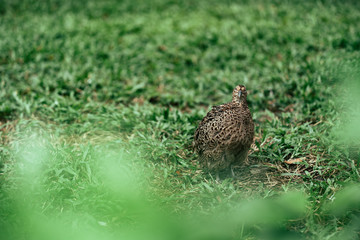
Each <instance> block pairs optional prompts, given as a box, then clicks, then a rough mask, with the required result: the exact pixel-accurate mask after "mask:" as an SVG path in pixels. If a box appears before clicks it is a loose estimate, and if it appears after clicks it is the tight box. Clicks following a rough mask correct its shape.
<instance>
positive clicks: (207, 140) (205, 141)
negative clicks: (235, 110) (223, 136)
mask: <svg viewBox="0 0 360 240" xmlns="http://www.w3.org/2000/svg"><path fill="white" fill-rule="evenodd" d="M231 109H232V106H231V105H230V104H223V105H219V106H214V107H213V108H212V109H211V110H210V111H209V112H208V113H207V114H206V116H205V117H204V118H203V120H202V121H201V122H200V124H199V127H198V129H197V130H196V131H195V135H194V148H195V149H196V150H197V151H198V152H199V153H200V154H201V153H202V152H203V151H204V150H205V148H209V147H211V146H212V145H213V147H218V146H219V145H221V144H220V142H219V141H218V139H217V138H214V136H215V135H217V134H218V133H220V132H221V131H222V130H223V128H224V124H223V123H224V119H223V118H224V113H225V112H226V111H229V110H231Z"/></svg>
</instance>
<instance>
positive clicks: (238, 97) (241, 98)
mask: <svg viewBox="0 0 360 240" xmlns="http://www.w3.org/2000/svg"><path fill="white" fill-rule="evenodd" d="M246 96H247V92H246V88H245V86H244V85H238V86H236V87H235V88H234V91H233V94H232V101H233V102H235V103H243V102H246Z"/></svg>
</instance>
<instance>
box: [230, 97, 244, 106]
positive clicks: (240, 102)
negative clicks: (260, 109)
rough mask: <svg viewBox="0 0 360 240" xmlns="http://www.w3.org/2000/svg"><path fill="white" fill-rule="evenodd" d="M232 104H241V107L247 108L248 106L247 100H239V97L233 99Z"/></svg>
mask: <svg viewBox="0 0 360 240" xmlns="http://www.w3.org/2000/svg"><path fill="white" fill-rule="evenodd" d="M232 102H233V103H235V104H239V105H241V106H246V105H247V102H246V99H241V98H238V97H234V98H233V99H232Z"/></svg>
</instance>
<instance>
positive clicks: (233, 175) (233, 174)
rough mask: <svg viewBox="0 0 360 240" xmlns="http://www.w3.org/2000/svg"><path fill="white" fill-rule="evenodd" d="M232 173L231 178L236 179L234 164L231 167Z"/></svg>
mask: <svg viewBox="0 0 360 240" xmlns="http://www.w3.org/2000/svg"><path fill="white" fill-rule="evenodd" d="M230 171H231V176H232V177H233V178H235V177H236V176H235V173H234V166H233V165H232V164H231V165H230Z"/></svg>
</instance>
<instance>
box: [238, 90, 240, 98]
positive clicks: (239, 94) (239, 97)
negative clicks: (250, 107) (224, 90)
mask: <svg viewBox="0 0 360 240" xmlns="http://www.w3.org/2000/svg"><path fill="white" fill-rule="evenodd" d="M238 94H239V98H240V97H241V90H239V93H238Z"/></svg>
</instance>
